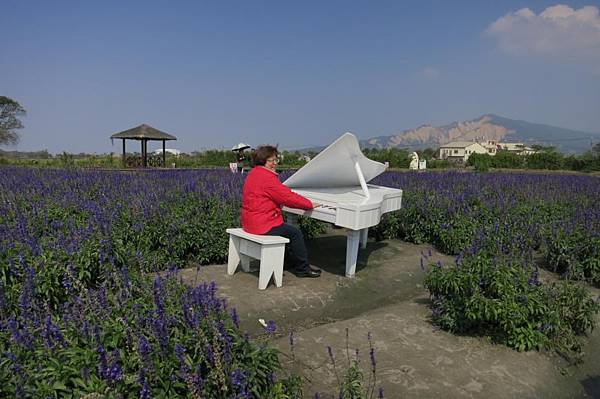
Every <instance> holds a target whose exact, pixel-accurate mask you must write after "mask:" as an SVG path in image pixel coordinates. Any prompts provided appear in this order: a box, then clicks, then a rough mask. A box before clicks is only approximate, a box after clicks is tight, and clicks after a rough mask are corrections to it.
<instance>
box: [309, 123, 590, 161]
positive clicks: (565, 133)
mask: <svg viewBox="0 0 600 399" xmlns="http://www.w3.org/2000/svg"><path fill="white" fill-rule="evenodd" d="M478 140H479V141H486V140H496V141H498V142H522V143H524V144H525V145H529V146H530V145H533V144H539V145H544V146H553V147H555V148H556V150H558V151H560V152H562V153H578V154H580V153H583V152H585V151H587V150H589V149H590V148H591V145H592V143H593V144H595V143H597V142H599V141H600V133H590V132H583V131H579V130H571V129H566V128H561V127H556V126H550V125H544V124H539V123H531V122H527V121H523V120H515V119H509V118H505V117H502V116H498V115H494V114H487V115H483V116H481V117H479V118H477V119H474V120H470V121H463V122H454V123H451V124H449V125H444V126H437V127H436V126H432V125H423V126H419V127H418V128H416V129H409V130H404V131H401V132H399V133H396V134H392V135H389V136H378V137H372V138H369V139H366V140H361V141H360V145H361V147H362V148H406V149H409V150H419V149H424V148H433V149H437V148H439V147H440V146H442V145H443V144H447V143H450V142H452V141H478ZM321 149H323V147H321V148H310V149H305V150H303V151H304V152H305V151H310V150H313V151H320V150H321Z"/></svg>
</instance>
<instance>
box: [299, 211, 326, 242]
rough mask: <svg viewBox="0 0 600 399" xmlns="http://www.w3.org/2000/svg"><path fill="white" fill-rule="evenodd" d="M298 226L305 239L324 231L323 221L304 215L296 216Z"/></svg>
mask: <svg viewBox="0 0 600 399" xmlns="http://www.w3.org/2000/svg"><path fill="white" fill-rule="evenodd" d="M298 227H299V228H300V231H301V232H302V234H303V235H304V238H305V239H307V240H309V239H311V238H313V237H316V236H318V235H319V234H323V233H325V231H326V224H325V223H323V222H320V221H318V220H316V219H312V218H309V217H304V216H299V217H298Z"/></svg>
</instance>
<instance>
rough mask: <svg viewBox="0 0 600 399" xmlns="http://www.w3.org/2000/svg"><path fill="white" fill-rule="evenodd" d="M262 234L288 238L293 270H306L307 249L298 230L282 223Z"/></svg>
mask: <svg viewBox="0 0 600 399" xmlns="http://www.w3.org/2000/svg"><path fill="white" fill-rule="evenodd" d="M264 235H266V236H282V237H285V238H289V240H290V244H289V246H290V255H291V258H292V259H291V260H292V264H293V265H294V270H296V272H307V271H308V269H309V267H308V251H307V250H306V245H304V237H303V236H302V232H301V231H300V230H298V229H297V228H296V227H294V226H292V225H291V224H287V223H284V224H282V225H281V226H277V227H273V228H272V229H271V230H269V231H267V232H266V233H265V234H264Z"/></svg>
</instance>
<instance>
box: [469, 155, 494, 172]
mask: <svg viewBox="0 0 600 399" xmlns="http://www.w3.org/2000/svg"><path fill="white" fill-rule="evenodd" d="M492 162H493V158H492V156H491V155H488V154H471V155H470V156H469V160H468V161H467V166H474V167H475V170H476V171H478V172H487V171H488V170H489V169H490V166H492Z"/></svg>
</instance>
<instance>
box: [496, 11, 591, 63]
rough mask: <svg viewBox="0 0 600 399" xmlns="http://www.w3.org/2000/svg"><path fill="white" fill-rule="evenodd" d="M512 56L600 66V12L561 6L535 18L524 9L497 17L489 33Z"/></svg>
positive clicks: (534, 15)
mask: <svg viewBox="0 0 600 399" xmlns="http://www.w3.org/2000/svg"><path fill="white" fill-rule="evenodd" d="M486 33H487V34H488V35H490V36H492V37H494V38H496V39H497V40H498V46H499V48H500V49H501V50H503V51H505V52H507V53H509V54H537V55H546V56H553V57H559V58H566V59H570V60H572V61H577V62H581V61H583V62H586V63H589V62H591V63H593V64H594V66H595V67H597V66H598V63H600V13H599V11H598V8H597V7H595V6H585V7H582V8H580V9H578V10H574V9H573V8H571V7H569V6H567V5H563V4H558V5H555V6H552V7H548V8H546V9H545V10H544V11H542V12H541V13H540V14H539V15H536V14H535V13H534V12H533V11H532V10H530V9H529V8H522V9H520V10H518V11H516V12H513V13H509V14H507V15H505V16H503V17H501V18H498V19H497V20H496V21H495V22H494V23H492V24H491V25H490V26H489V27H488V28H487V30H486Z"/></svg>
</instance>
